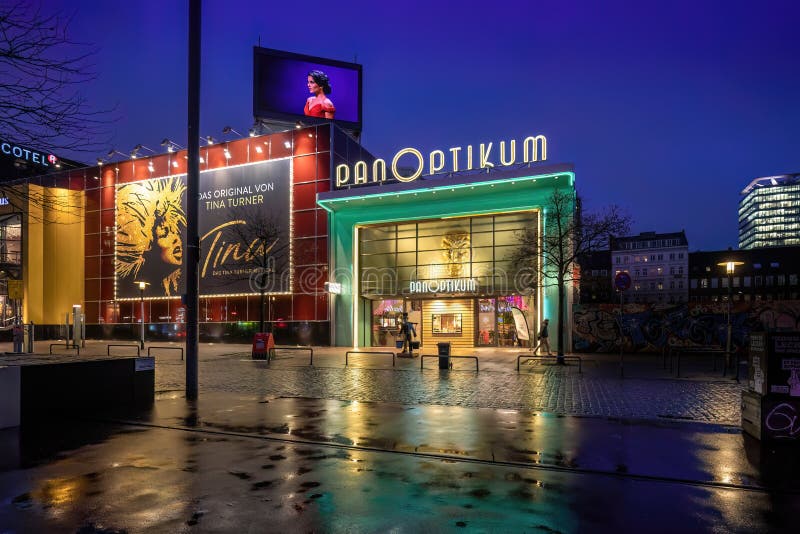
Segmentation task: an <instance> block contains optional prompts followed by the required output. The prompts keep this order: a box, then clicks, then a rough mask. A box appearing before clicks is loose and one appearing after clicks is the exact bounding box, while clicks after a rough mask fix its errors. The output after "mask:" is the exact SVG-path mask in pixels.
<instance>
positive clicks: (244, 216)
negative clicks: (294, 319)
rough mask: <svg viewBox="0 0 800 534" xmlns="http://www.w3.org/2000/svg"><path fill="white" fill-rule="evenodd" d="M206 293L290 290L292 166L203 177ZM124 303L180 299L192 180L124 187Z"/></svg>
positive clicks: (119, 278) (120, 267) (120, 228)
mask: <svg viewBox="0 0 800 534" xmlns="http://www.w3.org/2000/svg"><path fill="white" fill-rule="evenodd" d="M199 202H200V205H199V234H200V266H199V271H200V294H201V295H203V296H209V295H231V294H248V293H258V292H259V291H260V287H261V286H264V287H265V289H266V291H267V292H269V293H278V292H288V291H289V288H290V284H289V273H290V265H289V259H290V250H289V246H290V242H291V235H290V226H289V215H290V212H289V210H290V205H291V160H290V159H288V158H287V159H282V160H273V161H266V162H261V163H256V164H251V165H239V166H234V167H224V168H220V169H214V170H210V171H205V172H201V173H200V198H199ZM116 217H117V232H116V243H115V250H116V254H115V274H116V298H118V299H125V298H139V297H140V289H139V285H138V282H140V281H142V282H145V283H147V286H146V288H145V290H144V296H145V297H146V298H158V297H162V298H163V297H178V296H180V295H182V294H183V293H185V292H186V289H185V288H186V281H185V280H184V277H183V276H182V270H183V269H182V267H183V260H184V251H185V246H186V242H187V241H186V175H185V174H183V175H177V176H168V177H162V178H152V179H150V180H144V181H141V182H133V183H127V184H119V185H117V187H116Z"/></svg>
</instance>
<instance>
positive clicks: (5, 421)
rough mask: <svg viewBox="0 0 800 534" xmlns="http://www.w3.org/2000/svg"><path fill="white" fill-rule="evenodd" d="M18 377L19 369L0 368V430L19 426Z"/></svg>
mask: <svg viewBox="0 0 800 534" xmlns="http://www.w3.org/2000/svg"><path fill="white" fill-rule="evenodd" d="M20 376H21V375H20V368H19V367H16V366H2V367H0V428H11V427H15V426H19V423H20V414H21V410H20V391H21V388H20Z"/></svg>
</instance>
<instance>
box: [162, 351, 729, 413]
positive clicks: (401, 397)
mask: <svg viewBox="0 0 800 534" xmlns="http://www.w3.org/2000/svg"><path fill="white" fill-rule="evenodd" d="M242 348H244V347H242V346H241V345H240V346H238V347H236V346H227V347H226V346H216V347H201V355H200V364H199V369H200V370H199V374H200V392H201V395H202V392H204V391H206V392H232V393H242V394H248V395H258V396H264V397H310V398H327V399H340V400H357V401H362V402H391V403H399V404H407V405H414V404H426V405H452V406H465V407H473V408H506V409H515V410H533V411H543V412H549V413H555V414H564V415H585V416H606V417H620V418H644V419H654V418H655V419H675V420H687V421H698V422H707V423H718V424H731V425H738V424H739V423H740V413H741V412H740V392H741V389H742V387H743V385H742V384H739V383H736V382H735V381H733V380H731V379H722V378H721V377H720V376H719V375H717V374H716V373H714V374H713V375H712V374H711V373H710V370H709V371H708V372H706V371H704V370H699V371H698V370H697V369H695V370H694V371H693V369H692V368H691V367H686V369H685V373H686V375H689V376H692V375H694V378H689V379H674V378H670V377H668V375H666V372H665V371H663V370H662V369H661V365H660V362H657V361H655V358H653V357H651V360H650V361H649V362H648V363H646V362H645V361H644V360H642V359H641V358H639V359H638V360H637V359H636V358H634V357H631V358H629V362H628V363H627V367H626V377H627V376H630V377H631V378H625V379H620V378H619V372H618V367H617V362H616V360H615V359H614V358H612V357H595V358H594V361H592V360H591V359H590V361H585V362H584V369H583V373H578V372H577V368H576V366H575V365H569V366H556V365H553V364H551V363H547V364H544V365H541V364H539V365H522V372H520V373H517V372H516V369H515V367H514V364H513V361H514V355H513V354H511V355H509V353H508V352H506V353H498V354H484V355H481V370H480V372H477V373H476V372H474V370H469V366H468V363H471V362H468V360H461V361H458V363H457V365H458V366H459V367H460V369H458V368H457V369H456V370H451V371H446V370H445V371H440V370H439V369H438V368H437V365H436V359H435V358H432V359H426V360H425V367H426V368H425V370H424V371H421V370H420V368H419V365H420V364H419V359H418V358H415V359H400V358H398V359H397V364H396V365H397V366H396V367H395V368H392V367H391V362H390V361H389V356H388V355H370V356H367V355H362V356H356V357H352V358H351V361H350V365H349V366H347V367H345V366H344V352H345V350H346V349H341V348H339V349H331V348H324V349H315V354H314V366H313V367H312V366H310V365H308V361H309V358H308V356H307V355H306V354H305V353H302V352H292V353H289V352H286V353H279V354H278V358H277V359H276V360H273V361H272V362H271V363H270V364H267V363H266V362H263V361H253V360H251V358H250V353H249V352H245V351H242V350H241V349H242ZM248 348H249V347H248ZM232 350H233V352H231V351H232ZM501 363H502V365H501ZM473 365H474V364H473ZM473 369H474V367H473ZM184 384H185V370H184V366H183V362H181V361H180V359H179V358H178V357H177V356H176V355H175V354H165V355H164V356H161V355H159V356H158V357H157V365H156V390H157V391H173V390H183V389H184V387H185V386H184Z"/></svg>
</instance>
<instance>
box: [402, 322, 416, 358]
mask: <svg viewBox="0 0 800 534" xmlns="http://www.w3.org/2000/svg"><path fill="white" fill-rule="evenodd" d="M399 334H400V338H401V339H402V340H403V353H406V354H411V353H412V346H411V338H412V336H413V337H417V331H416V330H415V329H414V323H412V322H410V321H409V320H408V313H407V312H403V322H402V323H401V324H400V332H399Z"/></svg>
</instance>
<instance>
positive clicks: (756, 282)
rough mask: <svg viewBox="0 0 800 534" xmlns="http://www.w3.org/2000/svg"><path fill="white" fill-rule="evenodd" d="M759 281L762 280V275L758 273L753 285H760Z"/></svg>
mask: <svg viewBox="0 0 800 534" xmlns="http://www.w3.org/2000/svg"><path fill="white" fill-rule="evenodd" d="M761 282H762V277H761V275H758V276H756V279H755V286H756V287H761V285H762V283H761Z"/></svg>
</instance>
